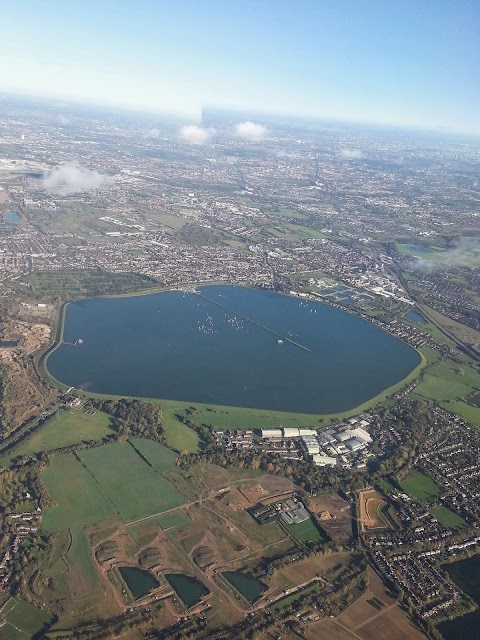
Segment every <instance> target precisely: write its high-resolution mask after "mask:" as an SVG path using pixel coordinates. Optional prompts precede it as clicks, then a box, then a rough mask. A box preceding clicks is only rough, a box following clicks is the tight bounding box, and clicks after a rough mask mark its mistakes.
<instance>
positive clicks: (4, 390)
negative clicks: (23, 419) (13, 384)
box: [0, 364, 12, 439]
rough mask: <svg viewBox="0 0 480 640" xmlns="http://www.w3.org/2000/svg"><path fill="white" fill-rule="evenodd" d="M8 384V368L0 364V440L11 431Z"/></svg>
mask: <svg viewBox="0 0 480 640" xmlns="http://www.w3.org/2000/svg"><path fill="white" fill-rule="evenodd" d="M9 382H10V376H9V373H8V367H7V365H5V364H0V438H2V439H3V438H5V437H6V436H8V434H9V433H10V431H11V430H12V424H11V420H10V418H9V415H8V398H9Z"/></svg>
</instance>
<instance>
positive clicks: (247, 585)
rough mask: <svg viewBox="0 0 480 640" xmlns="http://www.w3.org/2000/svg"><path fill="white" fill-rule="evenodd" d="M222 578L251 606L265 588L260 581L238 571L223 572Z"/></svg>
mask: <svg viewBox="0 0 480 640" xmlns="http://www.w3.org/2000/svg"><path fill="white" fill-rule="evenodd" d="M222 576H223V577H224V578H225V579H226V580H228V582H229V583H230V584H231V585H232V587H235V589H236V590H237V591H238V592H239V593H240V594H241V595H242V596H243V597H244V598H245V599H246V600H248V602H250V603H251V604H253V603H254V602H256V601H257V600H258V599H259V597H260V595H261V594H262V591H265V589H266V588H267V587H266V585H264V584H263V582H260V580H257V579H256V578H254V577H253V576H249V575H248V574H247V573H242V572H240V571H224V572H223V573H222Z"/></svg>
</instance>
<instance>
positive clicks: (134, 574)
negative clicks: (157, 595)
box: [118, 567, 159, 600]
mask: <svg viewBox="0 0 480 640" xmlns="http://www.w3.org/2000/svg"><path fill="white" fill-rule="evenodd" d="M118 570H119V571H120V575H121V576H122V578H123V580H125V583H126V585H127V587H128V588H129V590H130V591H131V593H132V595H133V597H134V598H135V600H138V598H141V597H142V596H145V595H147V593H148V592H149V591H151V590H152V589H155V588H156V587H158V584H159V583H158V581H157V580H156V579H155V578H154V577H153V576H152V574H151V573H149V572H148V571H144V570H143V569H138V568H137V567H119V568H118Z"/></svg>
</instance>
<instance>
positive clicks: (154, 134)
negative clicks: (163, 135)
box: [145, 127, 160, 138]
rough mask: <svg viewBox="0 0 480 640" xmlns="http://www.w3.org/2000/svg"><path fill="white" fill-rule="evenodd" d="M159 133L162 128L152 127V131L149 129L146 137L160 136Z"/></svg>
mask: <svg viewBox="0 0 480 640" xmlns="http://www.w3.org/2000/svg"><path fill="white" fill-rule="evenodd" d="M159 135H160V129H157V128H156V127H154V128H153V129H150V131H147V133H146V134H145V137H146V138H158V136H159Z"/></svg>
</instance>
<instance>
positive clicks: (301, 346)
mask: <svg viewBox="0 0 480 640" xmlns="http://www.w3.org/2000/svg"><path fill="white" fill-rule="evenodd" d="M195 293H196V294H197V296H200V298H203V299H204V300H207V302H211V303H212V304H216V305H217V307H220V308H221V309H225V311H228V312H229V313H233V314H234V315H236V316H238V317H239V318H243V320H246V321H247V322H251V323H252V324H254V325H255V326H256V327H260V328H261V329H265V331H268V332H269V333H271V334H273V335H274V336H275V337H276V338H280V339H281V340H283V341H285V342H290V344H293V345H294V346H295V347H298V348H299V349H303V350H304V351H308V353H312V350H311V349H309V348H308V347H305V346H304V345H303V344H300V343H299V342H295V340H292V339H291V338H287V336H283V335H282V334H281V333H278V331H274V330H273V329H270V328H269V327H267V326H265V325H264V324H260V322H257V321H256V320H252V319H251V318H248V317H247V316H244V315H242V314H241V313H238V311H234V310H233V309H230V308H229V307H226V306H225V305H224V304H221V303H220V302H217V301H216V300H212V299H211V298H207V296H204V295H203V293H200V292H199V291H195Z"/></svg>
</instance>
